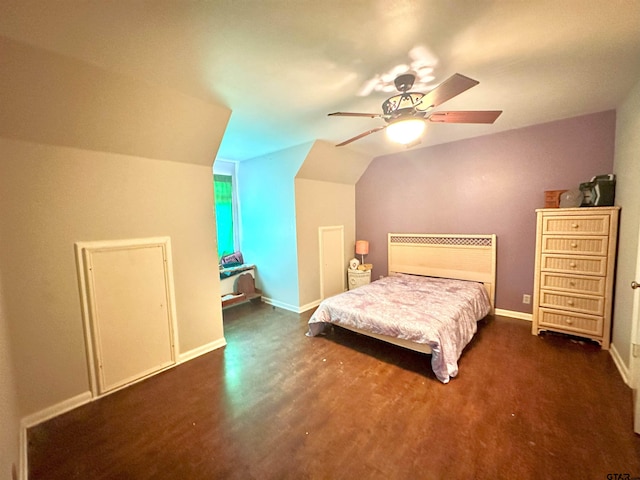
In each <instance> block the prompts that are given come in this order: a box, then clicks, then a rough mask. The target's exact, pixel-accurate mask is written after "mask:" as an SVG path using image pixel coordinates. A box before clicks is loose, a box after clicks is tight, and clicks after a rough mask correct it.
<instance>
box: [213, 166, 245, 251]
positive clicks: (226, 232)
mask: <svg viewBox="0 0 640 480" xmlns="http://www.w3.org/2000/svg"><path fill="white" fill-rule="evenodd" d="M236 166H237V164H236V163H235V162H230V161H225V160H220V159H217V160H216V161H215V162H214V166H213V193H214V206H215V215H216V237H217V240H218V258H220V257H222V256H224V255H229V254H231V253H233V252H236V251H238V250H240V240H239V238H240V236H239V234H238V232H239V231H240V228H239V227H240V222H239V220H238V203H237V185H236V178H237V177H236Z"/></svg>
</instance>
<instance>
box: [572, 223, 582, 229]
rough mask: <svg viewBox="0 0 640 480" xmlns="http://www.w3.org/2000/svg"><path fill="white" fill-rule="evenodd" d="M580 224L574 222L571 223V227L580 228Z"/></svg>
mask: <svg viewBox="0 0 640 480" xmlns="http://www.w3.org/2000/svg"><path fill="white" fill-rule="evenodd" d="M579 226H580V225H578V224H577V223H572V224H571V228H578V227H579Z"/></svg>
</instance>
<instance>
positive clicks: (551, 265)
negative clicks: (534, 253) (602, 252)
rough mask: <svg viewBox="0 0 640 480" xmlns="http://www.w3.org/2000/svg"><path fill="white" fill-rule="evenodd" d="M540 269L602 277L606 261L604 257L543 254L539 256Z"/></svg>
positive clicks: (605, 268) (605, 269)
mask: <svg viewBox="0 0 640 480" xmlns="http://www.w3.org/2000/svg"><path fill="white" fill-rule="evenodd" d="M540 268H541V270H546V271H551V272H565V273H581V274H587V275H604V274H605V273H606V271H607V259H606V257H587V256H577V255H574V256H571V255H553V254H545V253H543V254H542V255H541V256H540Z"/></svg>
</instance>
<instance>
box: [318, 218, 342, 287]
mask: <svg viewBox="0 0 640 480" xmlns="http://www.w3.org/2000/svg"><path fill="white" fill-rule="evenodd" d="M319 237H320V298H321V299H324V298H327V297H331V296H333V295H336V294H338V293H341V292H344V277H345V272H346V265H345V261H344V227H343V226H342V225H340V226H335V227H320V228H319Z"/></svg>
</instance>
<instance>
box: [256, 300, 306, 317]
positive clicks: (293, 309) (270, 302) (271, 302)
mask: <svg viewBox="0 0 640 480" xmlns="http://www.w3.org/2000/svg"><path fill="white" fill-rule="evenodd" d="M262 301H263V302H264V303H266V304H267V305H273V306H274V307H278V308H283V309H285V310H289V311H290V312H295V313H300V311H299V310H300V308H299V307H296V306H295V305H289V304H288V303H284V302H280V301H278V300H274V299H273V298H268V297H262Z"/></svg>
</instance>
